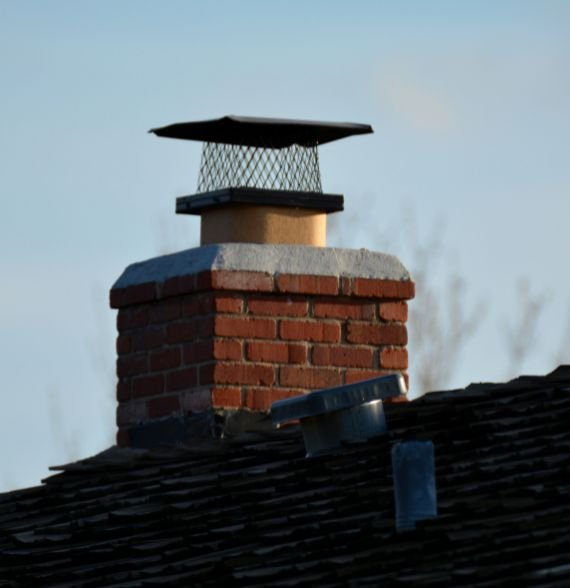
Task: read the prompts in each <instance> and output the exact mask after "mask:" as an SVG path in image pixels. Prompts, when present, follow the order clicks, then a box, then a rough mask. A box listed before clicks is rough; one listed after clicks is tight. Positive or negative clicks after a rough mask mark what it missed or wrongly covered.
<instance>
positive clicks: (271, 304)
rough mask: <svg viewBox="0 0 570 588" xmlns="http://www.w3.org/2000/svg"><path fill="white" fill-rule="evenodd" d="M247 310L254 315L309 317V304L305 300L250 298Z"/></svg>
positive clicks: (267, 297)
mask: <svg viewBox="0 0 570 588" xmlns="http://www.w3.org/2000/svg"><path fill="white" fill-rule="evenodd" d="M247 308H248V310H249V312H251V313H252V314H266V315H273V316H307V313H308V310H309V304H308V302H306V301H304V300H295V299H292V298H286V299H279V298H274V297H269V296H266V297H255V298H253V297H252V298H248V301H247Z"/></svg>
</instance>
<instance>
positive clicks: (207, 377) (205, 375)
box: [198, 362, 216, 386]
mask: <svg viewBox="0 0 570 588" xmlns="http://www.w3.org/2000/svg"><path fill="white" fill-rule="evenodd" d="M215 367H216V364H215V363H214V362H209V363H204V364H202V365H200V366H198V383H199V384H200V386H205V385H207V384H212V383H214V368H215Z"/></svg>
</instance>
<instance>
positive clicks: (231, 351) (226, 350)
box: [212, 339, 243, 360]
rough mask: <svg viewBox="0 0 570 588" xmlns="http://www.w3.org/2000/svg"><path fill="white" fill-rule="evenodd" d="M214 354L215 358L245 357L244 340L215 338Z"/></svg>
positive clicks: (238, 358) (235, 358)
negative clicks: (243, 350)
mask: <svg viewBox="0 0 570 588" xmlns="http://www.w3.org/2000/svg"><path fill="white" fill-rule="evenodd" d="M212 351H213V353H212V356H213V358H214V359H233V360H240V359H242V358H243V352H242V342H241V341H238V340H236V339H214V344H213V350H212Z"/></svg>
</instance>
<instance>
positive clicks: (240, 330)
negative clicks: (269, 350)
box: [214, 316, 277, 339]
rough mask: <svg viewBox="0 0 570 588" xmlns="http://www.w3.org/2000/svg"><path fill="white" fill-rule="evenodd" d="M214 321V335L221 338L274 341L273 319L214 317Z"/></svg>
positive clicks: (275, 327)
mask: <svg viewBox="0 0 570 588" xmlns="http://www.w3.org/2000/svg"><path fill="white" fill-rule="evenodd" d="M214 321H215V322H214V325H215V326H214V333H215V334H216V335H221V336H223V337H251V338H253V339H275V335H276V332H277V326H276V322H275V320H274V319H268V318H249V317H237V316H216V317H214Z"/></svg>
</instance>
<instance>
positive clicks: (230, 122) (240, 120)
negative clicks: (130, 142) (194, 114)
mask: <svg viewBox="0 0 570 588" xmlns="http://www.w3.org/2000/svg"><path fill="white" fill-rule="evenodd" d="M373 132H374V131H373V130H372V127H371V126H370V125H363V124H356V123H334V122H322V121H308V120H292V119H281V118H259V117H249V116H233V115H229V116H224V117H222V118H218V119H213V120H203V121H194V122H182V123H175V124H172V125H168V126H165V127H159V128H155V129H151V130H150V131H149V133H154V134H155V135H158V136H159V137H169V138H171V139H185V140H191V141H204V142H205V143H225V144H229V145H245V146H250V147H272V148H274V149H281V148H283V147H290V146H291V145H300V146H303V147H312V146H315V145H322V144H323V143H329V142H331V141H336V140H337V139H343V138H344V137H350V136H351V135H364V134H368V133H373Z"/></svg>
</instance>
